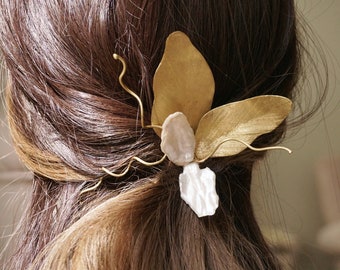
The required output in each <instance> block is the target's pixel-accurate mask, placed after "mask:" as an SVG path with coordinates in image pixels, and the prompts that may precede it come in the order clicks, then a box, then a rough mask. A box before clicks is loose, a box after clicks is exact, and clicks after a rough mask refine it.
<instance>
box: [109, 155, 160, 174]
mask: <svg viewBox="0 0 340 270" xmlns="http://www.w3.org/2000/svg"><path fill="white" fill-rule="evenodd" d="M165 158H166V155H164V156H163V157H162V158H161V159H160V160H157V161H155V162H147V161H145V160H142V159H141V158H139V157H132V158H131V159H130V161H129V164H128V165H127V167H126V168H125V170H124V171H123V172H121V173H113V172H111V171H109V170H108V169H106V168H104V167H103V168H102V170H103V171H104V172H106V173H107V174H109V175H111V176H113V177H122V176H124V175H126V174H127V172H128V171H129V170H130V168H131V165H132V163H133V162H134V161H137V162H139V163H141V164H143V165H145V166H149V167H150V166H155V165H158V164H160V163H162V162H163V161H164V160H165Z"/></svg>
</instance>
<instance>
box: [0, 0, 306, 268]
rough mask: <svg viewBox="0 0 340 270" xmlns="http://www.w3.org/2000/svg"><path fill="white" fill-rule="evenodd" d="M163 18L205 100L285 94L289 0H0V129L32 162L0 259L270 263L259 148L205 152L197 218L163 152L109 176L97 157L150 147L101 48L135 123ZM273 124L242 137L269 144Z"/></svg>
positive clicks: (291, 51)
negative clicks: (262, 222) (258, 189)
mask: <svg viewBox="0 0 340 270" xmlns="http://www.w3.org/2000/svg"><path fill="white" fill-rule="evenodd" d="M176 30H178V31H182V32H184V33H185V34H186V35H188V36H189V37H190V39H191V41H192V42H193V44H194V45H195V47H197V48H198V50H199V51H200V52H201V53H202V54H203V56H204V57H205V59H206V60H207V62H208V64H209V66H210V68H211V70H212V72H213V75H214V79H215V85H216V89H215V96H214V100H213V107H217V106H220V105H223V104H226V103H228V102H232V101H237V100H242V99H246V98H249V97H253V96H257V95H265V94H274V95H281V96H285V97H288V98H292V96H294V95H293V89H294V86H295V85H296V82H297V78H298V72H299V63H300V62H299V42H298V40H297V37H296V26H295V11H294V3H293V1H292V0H288V1H287V0H284V1H283V0H281V1H279V0H274V1H273V0H261V1H239V0H237V1H228V0H218V1H206V0H204V1H203V0H202V1H197V0H185V1H184V0H169V1H149V0H141V1H134V0H117V1H112V0H101V1H99V0H79V1H72V0H62V1H60V0H50V1H45V0H27V1H21V0H0V48H1V50H2V55H3V59H4V61H5V64H6V67H7V69H8V72H9V78H10V84H9V87H8V90H7V101H8V108H9V121H10V127H11V131H12V135H13V140H14V143H15V145H16V148H17V152H18V153H19V155H20V157H21V159H22V160H23V162H24V163H25V164H26V165H27V167H28V168H29V169H30V170H32V171H33V172H34V173H35V179H34V186H33V195H34V196H33V197H32V202H31V205H30V206H29V209H30V210H29V212H28V215H27V217H26V220H25V221H24V222H23V223H22V228H21V234H20V235H19V237H20V238H19V239H20V244H19V246H18V250H17V252H16V253H15V254H14V256H13V259H12V260H11V262H10V263H9V267H10V268H9V269H27V267H28V266H29V267H31V269H71V268H72V269H252V270H253V269H280V266H279V265H278V263H277V260H276V259H275V257H274V256H273V254H272V253H271V251H270V249H269V247H268V246H267V244H266V243H265V241H264V239H263V237H262V235H261V232H260V230H259V228H258V225H257V223H256V220H255V217H254V214H253V211H252V206H251V202H250V182H251V170H252V167H253V163H254V162H255V161H257V160H259V159H260V158H261V157H262V156H263V153H258V152H252V151H248V150H245V151H243V152H242V153H241V154H239V155H237V156H235V157H231V158H219V159H211V160H208V161H206V162H205V164H209V167H210V168H211V169H212V170H214V171H215V173H216V174H217V192H218V194H219V197H220V207H219V208H218V210H217V212H216V214H215V215H214V216H212V217H207V218H203V219H198V218H197V216H195V214H194V213H193V212H192V211H191V209H190V208H189V207H188V206H187V205H186V204H185V203H184V202H183V201H182V200H181V199H180V196H179V190H178V189H179V188H178V175H179V173H180V170H179V168H177V167H176V166H174V165H173V164H170V163H169V162H163V163H162V164H160V165H157V166H153V167H146V166H143V165H140V164H137V163H136V164H133V166H132V168H133V169H131V171H130V172H129V173H128V174H127V175H126V176H124V177H122V178H114V177H110V176H108V175H106V173H105V172H104V171H103V170H102V169H101V168H102V167H105V168H107V169H109V170H110V171H114V172H120V171H122V170H124V168H125V166H126V165H127V164H128V162H129V160H130V159H131V158H132V157H134V156H137V157H140V158H142V159H143V160H146V161H150V162H152V161H156V160H159V159H160V158H161V157H162V156H163V154H162V152H161V151H160V147H159V144H160V140H159V138H158V136H157V135H156V134H155V133H154V131H153V130H151V129H142V128H141V124H140V120H139V117H138V116H139V115H140V112H139V111H138V104H137V103H136V100H135V99H134V98H133V97H131V96H130V95H129V94H128V93H126V92H125V91H124V90H123V89H122V88H121V86H120V85H119V83H118V76H119V74H120V71H121V65H120V63H119V62H117V61H114V60H113V59H112V54H113V53H117V54H118V55H120V56H121V57H123V58H124V59H125V60H126V62H127V65H128V68H127V73H126V75H125V77H124V81H125V82H126V84H127V85H128V86H129V88H131V89H133V90H134V91H135V92H136V94H137V95H138V96H139V97H140V98H141V100H142V102H143V104H144V109H145V111H144V113H145V119H146V122H147V123H149V121H150V110H151V106H152V101H153V92H152V80H153V79H152V78H153V75H154V72H155V70H156V68H157V66H158V64H159V61H160V59H161V56H162V53H163V50H164V45H165V40H166V38H167V36H168V35H169V34H170V33H171V32H173V31H176ZM284 130H285V123H283V124H282V125H281V126H280V127H279V128H278V129H276V130H275V131H273V132H272V133H270V134H266V135H263V136H261V137H260V138H258V139H257V140H256V141H255V142H254V145H255V146H256V147H262V146H268V145H271V144H274V143H276V142H277V141H279V140H280V139H281V138H282V136H283V134H284ZM205 164H203V166H204V165H205ZM102 177H104V181H103V184H102V185H101V186H100V187H99V188H98V189H97V190H95V191H93V192H87V193H84V194H81V190H82V189H83V188H85V186H86V183H84V181H85V180H86V181H96V180H98V179H100V178H102ZM79 182H82V183H79ZM37 224H38V225H39V226H35V225H37ZM34 226H35V227H34ZM65 246H67V248H65Z"/></svg>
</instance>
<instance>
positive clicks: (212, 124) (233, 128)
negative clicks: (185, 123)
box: [195, 95, 292, 160]
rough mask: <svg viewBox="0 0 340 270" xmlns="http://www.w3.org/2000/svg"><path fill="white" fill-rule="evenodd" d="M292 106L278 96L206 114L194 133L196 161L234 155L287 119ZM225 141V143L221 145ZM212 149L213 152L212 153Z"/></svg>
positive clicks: (221, 108) (256, 99)
mask: <svg viewBox="0 0 340 270" xmlns="http://www.w3.org/2000/svg"><path fill="white" fill-rule="evenodd" d="M291 106H292V102H291V101H290V100H289V99H288V98H285V97H281V96H273V95H267V96H258V97H253V98H249V99H246V100H242V101H238V102H233V103H229V104H226V105H223V106H220V107H218V108H215V109H213V110H211V111H209V112H208V113H206V114H205V115H204V116H203V117H202V119H201V121H200V122H199V125H198V128H197V131H196V135H195V137H196V150H195V155H196V159H198V160H203V159H205V158H207V157H210V156H211V157H225V156H232V155H236V154H238V153H239V152H241V151H243V150H244V149H245V148H246V147H247V146H246V145H244V144H242V143H240V142H238V141H233V140H230V141H227V140H228V139H238V140H242V141H244V142H246V143H248V144H251V143H252V142H253V141H254V140H255V139H256V138H257V137H258V136H260V135H262V134H265V133H268V132H271V131H272V130H274V129H275V128H276V127H278V126H279V125H280V124H281V123H282V121H283V120H284V119H285V118H286V117H287V116H288V114H289V112H290V110H291ZM224 141H225V142H224ZM215 149H216V151H214V150H215Z"/></svg>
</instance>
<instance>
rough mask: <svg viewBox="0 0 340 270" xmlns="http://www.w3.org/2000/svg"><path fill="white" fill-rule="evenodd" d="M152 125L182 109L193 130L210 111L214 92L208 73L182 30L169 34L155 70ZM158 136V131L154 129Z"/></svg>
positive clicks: (207, 69)
mask: <svg viewBox="0 0 340 270" xmlns="http://www.w3.org/2000/svg"><path fill="white" fill-rule="evenodd" d="M153 90H154V103H153V107H152V113H151V122H152V125H160V126H161V125H162V124H163V122H164V120H165V119H166V118H167V117H168V115H170V114H172V113H175V112H182V113H184V114H185V115H186V117H187V118H188V121H189V123H190V126H191V127H192V128H193V130H195V129H196V128H197V125H198V122H199V120H200V119H201V117H202V116H203V115H204V114H205V113H206V112H207V111H209V110H210V108H211V104H212V99H213V95H214V91H215V83H214V78H213V75H212V72H211V70H210V68H209V66H208V64H207V62H206V61H205V59H204V57H203V56H202V55H201V53H200V52H199V51H198V50H197V49H196V48H195V47H194V46H193V44H192V43H191V41H190V39H189V38H188V37H187V36H186V35H185V34H184V33H182V32H174V33H172V34H171V35H169V37H168V39H167V41H166V45H165V51H164V55H163V58H162V60H161V62H160V64H159V67H158V69H157V70H156V73H155V76H154V81H153ZM154 130H155V132H156V133H157V134H158V135H159V136H160V133H161V132H160V130H159V129H154Z"/></svg>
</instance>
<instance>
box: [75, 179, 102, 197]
mask: <svg viewBox="0 0 340 270" xmlns="http://www.w3.org/2000/svg"><path fill="white" fill-rule="evenodd" d="M102 182H103V178H100V180H99V181H98V182H97V183H96V184H94V185H93V186H92V187H89V188H86V189H84V190H82V191H81V192H80V194H84V193H86V192H89V191H92V190H95V189H96V188H97V187H99V186H100V185H101V183H102Z"/></svg>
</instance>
